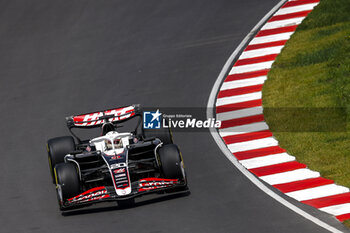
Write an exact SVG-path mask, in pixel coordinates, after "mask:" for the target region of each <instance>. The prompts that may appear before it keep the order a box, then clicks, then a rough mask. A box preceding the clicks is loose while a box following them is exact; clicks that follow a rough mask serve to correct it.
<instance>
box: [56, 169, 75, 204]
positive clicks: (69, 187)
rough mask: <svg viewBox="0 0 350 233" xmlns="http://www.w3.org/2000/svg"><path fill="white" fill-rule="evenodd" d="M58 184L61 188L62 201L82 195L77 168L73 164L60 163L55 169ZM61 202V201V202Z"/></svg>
mask: <svg viewBox="0 0 350 233" xmlns="http://www.w3.org/2000/svg"><path fill="white" fill-rule="evenodd" d="M54 172H55V180H56V182H57V183H56V184H57V185H59V186H60V191H59V192H61V193H58V195H59V196H61V198H62V201H65V200H67V199H68V198H71V197H75V196H77V195H78V194H80V182H79V175H78V172H77V168H76V166H75V165H74V164H72V163H59V164H57V165H56V166H55V168H54ZM59 201H60V200H59Z"/></svg>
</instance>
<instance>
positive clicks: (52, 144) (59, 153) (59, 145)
mask: <svg viewBox="0 0 350 233" xmlns="http://www.w3.org/2000/svg"><path fill="white" fill-rule="evenodd" d="M46 145H47V153H48V159H49V167H50V172H51V176H52V182H53V183H55V178H54V174H53V169H54V167H55V165H56V164H59V163H63V162H64V156H65V155H66V154H68V153H69V152H71V151H74V150H75V143H74V139H73V137H71V136H64V137H57V138H51V139H49V140H48V141H47V144H46Z"/></svg>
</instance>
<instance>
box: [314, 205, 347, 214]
mask: <svg viewBox="0 0 350 233" xmlns="http://www.w3.org/2000/svg"><path fill="white" fill-rule="evenodd" d="M319 210H322V211H324V212H327V213H329V214H333V215H335V216H338V215H342V214H348V213H350V211H349V210H350V203H346V204H340V205H333V206H327V207H323V208H320V209H319Z"/></svg>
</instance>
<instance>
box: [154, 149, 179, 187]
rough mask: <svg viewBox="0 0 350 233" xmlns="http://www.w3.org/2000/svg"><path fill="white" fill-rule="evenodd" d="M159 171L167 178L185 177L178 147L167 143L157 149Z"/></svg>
mask: <svg viewBox="0 0 350 233" xmlns="http://www.w3.org/2000/svg"><path fill="white" fill-rule="evenodd" d="M158 155H159V160H160V164H161V171H162V173H163V174H164V176H165V178H167V179H180V180H183V179H185V170H184V165H183V161H182V158H181V154H180V151H179V148H178V147H177V146H176V145H175V144H168V145H164V146H162V147H160V148H159V149H158Z"/></svg>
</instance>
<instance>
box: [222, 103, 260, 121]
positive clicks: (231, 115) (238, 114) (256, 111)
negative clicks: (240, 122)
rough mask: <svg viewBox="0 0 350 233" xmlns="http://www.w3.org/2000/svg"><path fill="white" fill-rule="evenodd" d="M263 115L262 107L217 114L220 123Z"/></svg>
mask: <svg viewBox="0 0 350 233" xmlns="http://www.w3.org/2000/svg"><path fill="white" fill-rule="evenodd" d="M260 114H263V108H262V106H259V107H254V108H245V109H241V110H236V111H231V112H223V113H218V114H216V119H217V120H219V121H226V120H232V119H237V118H242V117H248V116H255V115H260Z"/></svg>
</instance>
